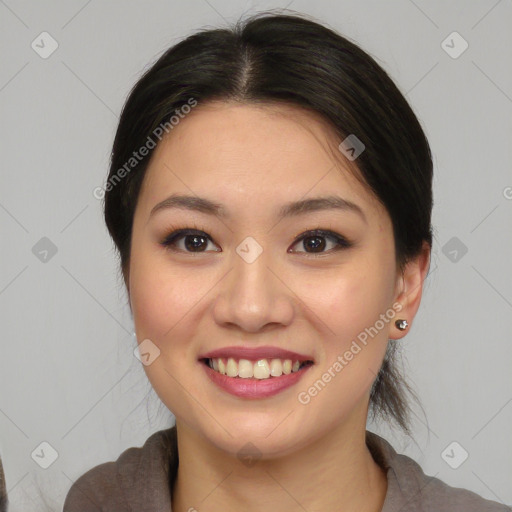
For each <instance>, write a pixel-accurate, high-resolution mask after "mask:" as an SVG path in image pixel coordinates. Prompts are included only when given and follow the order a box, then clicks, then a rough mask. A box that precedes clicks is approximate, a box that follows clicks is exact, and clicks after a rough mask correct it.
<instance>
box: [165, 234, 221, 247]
mask: <svg viewBox="0 0 512 512" xmlns="http://www.w3.org/2000/svg"><path fill="white" fill-rule="evenodd" d="M181 240H183V244H181V245H180V243H179V242H181ZM209 242H211V243H212V244H213V241H212V239H211V238H210V237H209V236H208V235H207V234H206V233H203V232H201V231H194V230H190V229H185V230H183V229H182V230H178V231H174V232H172V233H171V234H170V235H168V236H167V237H166V238H165V240H164V241H163V242H162V245H163V246H165V247H167V248H168V249H169V250H172V251H183V252H192V253H193V252H196V253H197V252H208V251H207V250H206V249H207V247H208V243H209ZM214 252H219V251H214Z"/></svg>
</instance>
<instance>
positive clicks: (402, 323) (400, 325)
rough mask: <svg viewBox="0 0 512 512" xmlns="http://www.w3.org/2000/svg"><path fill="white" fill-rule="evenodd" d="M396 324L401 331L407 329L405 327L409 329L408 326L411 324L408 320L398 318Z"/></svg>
mask: <svg viewBox="0 0 512 512" xmlns="http://www.w3.org/2000/svg"><path fill="white" fill-rule="evenodd" d="M395 325H396V326H397V328H398V329H400V330H401V331H405V329H407V327H408V326H409V324H408V323H407V320H397V321H396V322H395Z"/></svg>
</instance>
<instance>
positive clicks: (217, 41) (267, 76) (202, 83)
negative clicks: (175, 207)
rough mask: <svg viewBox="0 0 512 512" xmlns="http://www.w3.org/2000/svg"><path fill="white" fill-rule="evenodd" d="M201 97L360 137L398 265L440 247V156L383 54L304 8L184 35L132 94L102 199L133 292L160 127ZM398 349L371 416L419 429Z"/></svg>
mask: <svg viewBox="0 0 512 512" xmlns="http://www.w3.org/2000/svg"><path fill="white" fill-rule="evenodd" d="M192 101H195V102H197V103H198V104H200V105H201V104H206V103H207V102H212V101H226V102H238V103H240V104H259V105H263V106H265V105H279V104H286V105H292V106H296V107H297V108H302V109H306V110H307V111H309V112H311V113H312V114H316V115H317V116H320V118H321V119H323V120H324V121H325V123H326V125H327V126H328V127H329V128H330V133H334V134H335V135H336V136H337V137H339V138H340V140H343V139H345V138H346V137H347V136H349V135H352V134H353V135H356V137H357V138H358V139H359V140H360V141H361V142H362V143H363V144H364V146H365V149H364V151H363V152H362V153H361V154H360V155H359V156H358V158H357V161H356V162H353V163H356V164H357V166H356V167H357V172H358V173H359V175H360V179H361V180H362V182H363V184H364V185H365V186H366V187H367V188H368V190H369V191H371V193H372V194H373V195H374V196H375V197H376V198H377V199H378V200H379V201H380V202H381V203H382V204H383V205H384V207H385V208H386V210H387V212H388V213H389V216H390V218H391V221H392V225H393V234H394V242H395V254H396V262H397V268H400V269H401V270H403V268H404V266H405V264H406V263H407V262H408V261H409V260H410V259H411V258H413V257H415V256H417V255H418V254H419V253H420V251H421V250H422V247H423V243H424V242H425V241H426V242H427V243H428V244H429V246H430V247H432V227H431V212H432V206H433V198H432V175H433V171H432V167H433V165H432V157H431V152H430V147H429V144H428V141H427V139H426V136H425V134H424V132H423V130H422V128H421V126H420V123H419V121H418V119H417V118H416V116H415V114H414V112H413V111H412V109H411V107H410V106H409V104H408V102H407V101H406V99H405V98H404V96H403V95H402V94H401V92H400V91H399V89H398V88H397V86H396V85H395V84H394V82H393V81H392V80H391V78H390V77H389V76H388V74H387V73H386V72H385V71H384V70H383V69H382V68H381V67H380V66H379V65H378V64H377V63H376V61H375V60H374V59H373V58H372V57H371V56H370V55H369V54H368V53H366V52H364V51H363V50H362V49H361V48H359V47H358V46H357V45H356V44H354V43H352V42H350V41H349V40H348V39H346V38H345V37H342V36H341V35H339V34H338V33H336V32H335V31H333V30H331V29H330V28H328V27H326V26H323V25H322V24H319V23H317V22H316V21H313V20H311V19H307V18H306V17H305V16H304V15H288V14H276V13H273V12H268V11H267V12H262V13H258V14H256V15H253V16H251V17H250V18H248V19H246V20H245V21H243V20H239V21H238V22H236V23H235V24H234V25H233V26H232V27H230V28H215V29H202V30H200V31H198V32H196V33H194V34H192V35H190V36H189V37H187V38H185V39H183V40H182V41H180V42H179V43H177V44H176V45H174V46H172V47H170V48H169V49H167V50H166V51H165V52H164V53H163V54H162V55H161V56H160V57H159V58H158V59H157V60H156V62H155V63H154V64H152V65H151V66H150V67H149V69H147V70H146V71H145V72H144V73H143V74H142V76H141V77H140V79H139V80H138V81H137V83H136V84H135V85H134V87H133V88H132V90H131V91H130V93H129V95H128V97H127V100H126V102H125V104H124V107H123V110H122V113H121V117H120V120H119V125H118V128H117V132H116V135H115V139H114V143H113V148H112V153H111V162H110V170H109V175H108V180H107V186H106V187H105V191H104V197H103V200H104V216H105V222H106V225H107V228H108V231H109V233H110V236H111V237H112V239H113V242H114V244H115V247H116V249H117V251H118V254H119V258H120V265H119V268H120V270H121V273H122V277H123V280H124V284H125V286H126V287H127V290H128V293H129V285H128V269H129V261H130V245H131V233H132V224H133V217H134V212H135V207H136V204H137V199H138V196H139V191H140V188H141V184H142V182H143V179H144V175H145V172H146V169H147V166H148V163H149V161H150V159H151V155H152V154H153V151H154V147H155V146H156V145H157V144H158V143H156V144H155V142H154V140H153V138H154V137H155V135H156V134H160V133H163V130H162V128H161V127H162V126H163V127H165V131H166V132H167V133H168V132H169V128H172V126H171V124H172V118H173V116H174V117H175V119H177V116H176V114H179V113H180V112H185V113H186V112H187V111H189V110H190V107H189V106H188V105H191V104H192V103H191V102H192ZM187 109H188V110H187ZM180 117H181V116H180ZM169 120H171V122H170V121H169ZM159 127H160V128H159ZM156 137H157V138H159V139H160V137H159V136H158V135H156ZM150 140H151V141H152V142H153V144H152V146H153V147H152V148H151V149H147V151H146V155H145V156H143V157H140V156H137V159H136V161H135V159H134V151H137V150H138V149H139V148H142V147H143V146H146V148H148V147H149V141H150ZM339 153H340V154H341V151H340V152H339ZM134 161H135V164H134ZM128 163H129V165H130V168H127V164H128ZM347 163H348V162H347ZM395 356H396V345H395V344H394V343H389V344H388V349H387V352H386V355H385V357H384V361H383V364H382V367H381V368H380V371H379V373H378V375H377V377H376V379H375V381H374V383H373V385H372V389H371V392H370V408H369V413H370V414H371V415H372V417H373V418H375V417H381V418H386V419H390V420H394V421H395V422H396V423H397V424H398V425H399V426H400V427H401V428H402V430H403V431H405V432H406V433H407V434H410V428H409V412H410V407H409V404H408V400H407V396H406V394H407V393H409V394H411V395H413V396H414V393H413V392H412V390H411V388H410V387H409V385H408V384H407V383H406V381H405V380H404V378H403V377H402V375H401V372H400V371H398V369H397V367H396V364H395V363H396V361H395V359H396V357H395ZM414 398H416V397H415V396H414Z"/></svg>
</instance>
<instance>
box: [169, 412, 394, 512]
mask: <svg viewBox="0 0 512 512" xmlns="http://www.w3.org/2000/svg"><path fill="white" fill-rule="evenodd" d="M364 420H365V421H364V423H363V424H362V425H359V428H357V429H356V428H354V425H353V424H352V425H349V424H343V425H338V426H336V428H335V429H333V430H331V431H329V432H328V433H327V434H326V435H324V436H323V437H322V438H320V439H318V440H316V441H314V442H312V443H310V444H308V445H307V446H306V447H304V448H303V449H301V450H298V451H296V452H294V453H292V454H290V455H288V456H286V457H280V458H277V459H270V460H268V459H265V460H263V459H260V460H259V461H258V462H257V463H256V464H254V465H251V466H249V467H248V466H244V465H243V464H241V463H240V461H239V460H237V459H236V458H234V457H232V456H230V455H228V454H226V453H225V452H223V451H219V450H218V449H217V448H216V447H215V446H212V444H211V443H209V442H208V440H206V439H204V438H203V437H202V436H200V435H198V434H197V433H196V432H195V431H193V430H191V429H190V428H188V427H187V426H186V425H184V424H182V423H181V422H179V421H178V420H177V421H176V427H177V434H178V453H179V466H178V473H177V476H176V480H175V484H174V488H173V490H172V510H173V512H187V511H193V510H201V511H202V512H221V511H222V512H231V511H238V510H244V511H246V512H256V511H261V510H264V509H270V508H273V509H278V510H280V511H281V512H292V511H293V512H296V511H297V510H298V509H303V510H332V511H336V510H343V511H344V512H352V511H353V512H356V511H358V512H359V511H361V510H365V511H368V512H380V511H381V510H382V505H383V503H384V499H385V496H386V491H387V479H386V474H385V471H384V470H383V469H382V468H380V466H378V464H377V463H376V462H375V461H374V460H373V458H372V456H371V453H370V451H369V450H368V447H367V446H366V442H365V434H366V430H365V424H366V416H365V417H364ZM359 423H361V422H359Z"/></svg>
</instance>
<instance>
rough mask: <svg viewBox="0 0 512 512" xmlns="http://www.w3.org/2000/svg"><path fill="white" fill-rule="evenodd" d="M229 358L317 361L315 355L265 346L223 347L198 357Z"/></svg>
mask: <svg viewBox="0 0 512 512" xmlns="http://www.w3.org/2000/svg"><path fill="white" fill-rule="evenodd" d="M219 357H220V358H226V359H227V358H229V357H232V358H233V359H237V360H239V359H249V360H250V361H257V360H259V359H283V360H284V359H291V360H292V361H299V362H300V363H304V362H306V361H311V362H312V363H314V362H315V360H314V358H313V356H310V355H304V354H299V353H297V352H293V351H291V350H286V349H282V348H278V347H271V346H263V347H223V348H218V349H215V350H211V351H210V352H205V353H204V354H201V355H200V356H199V357H198V359H199V360H201V359H215V358H219Z"/></svg>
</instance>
